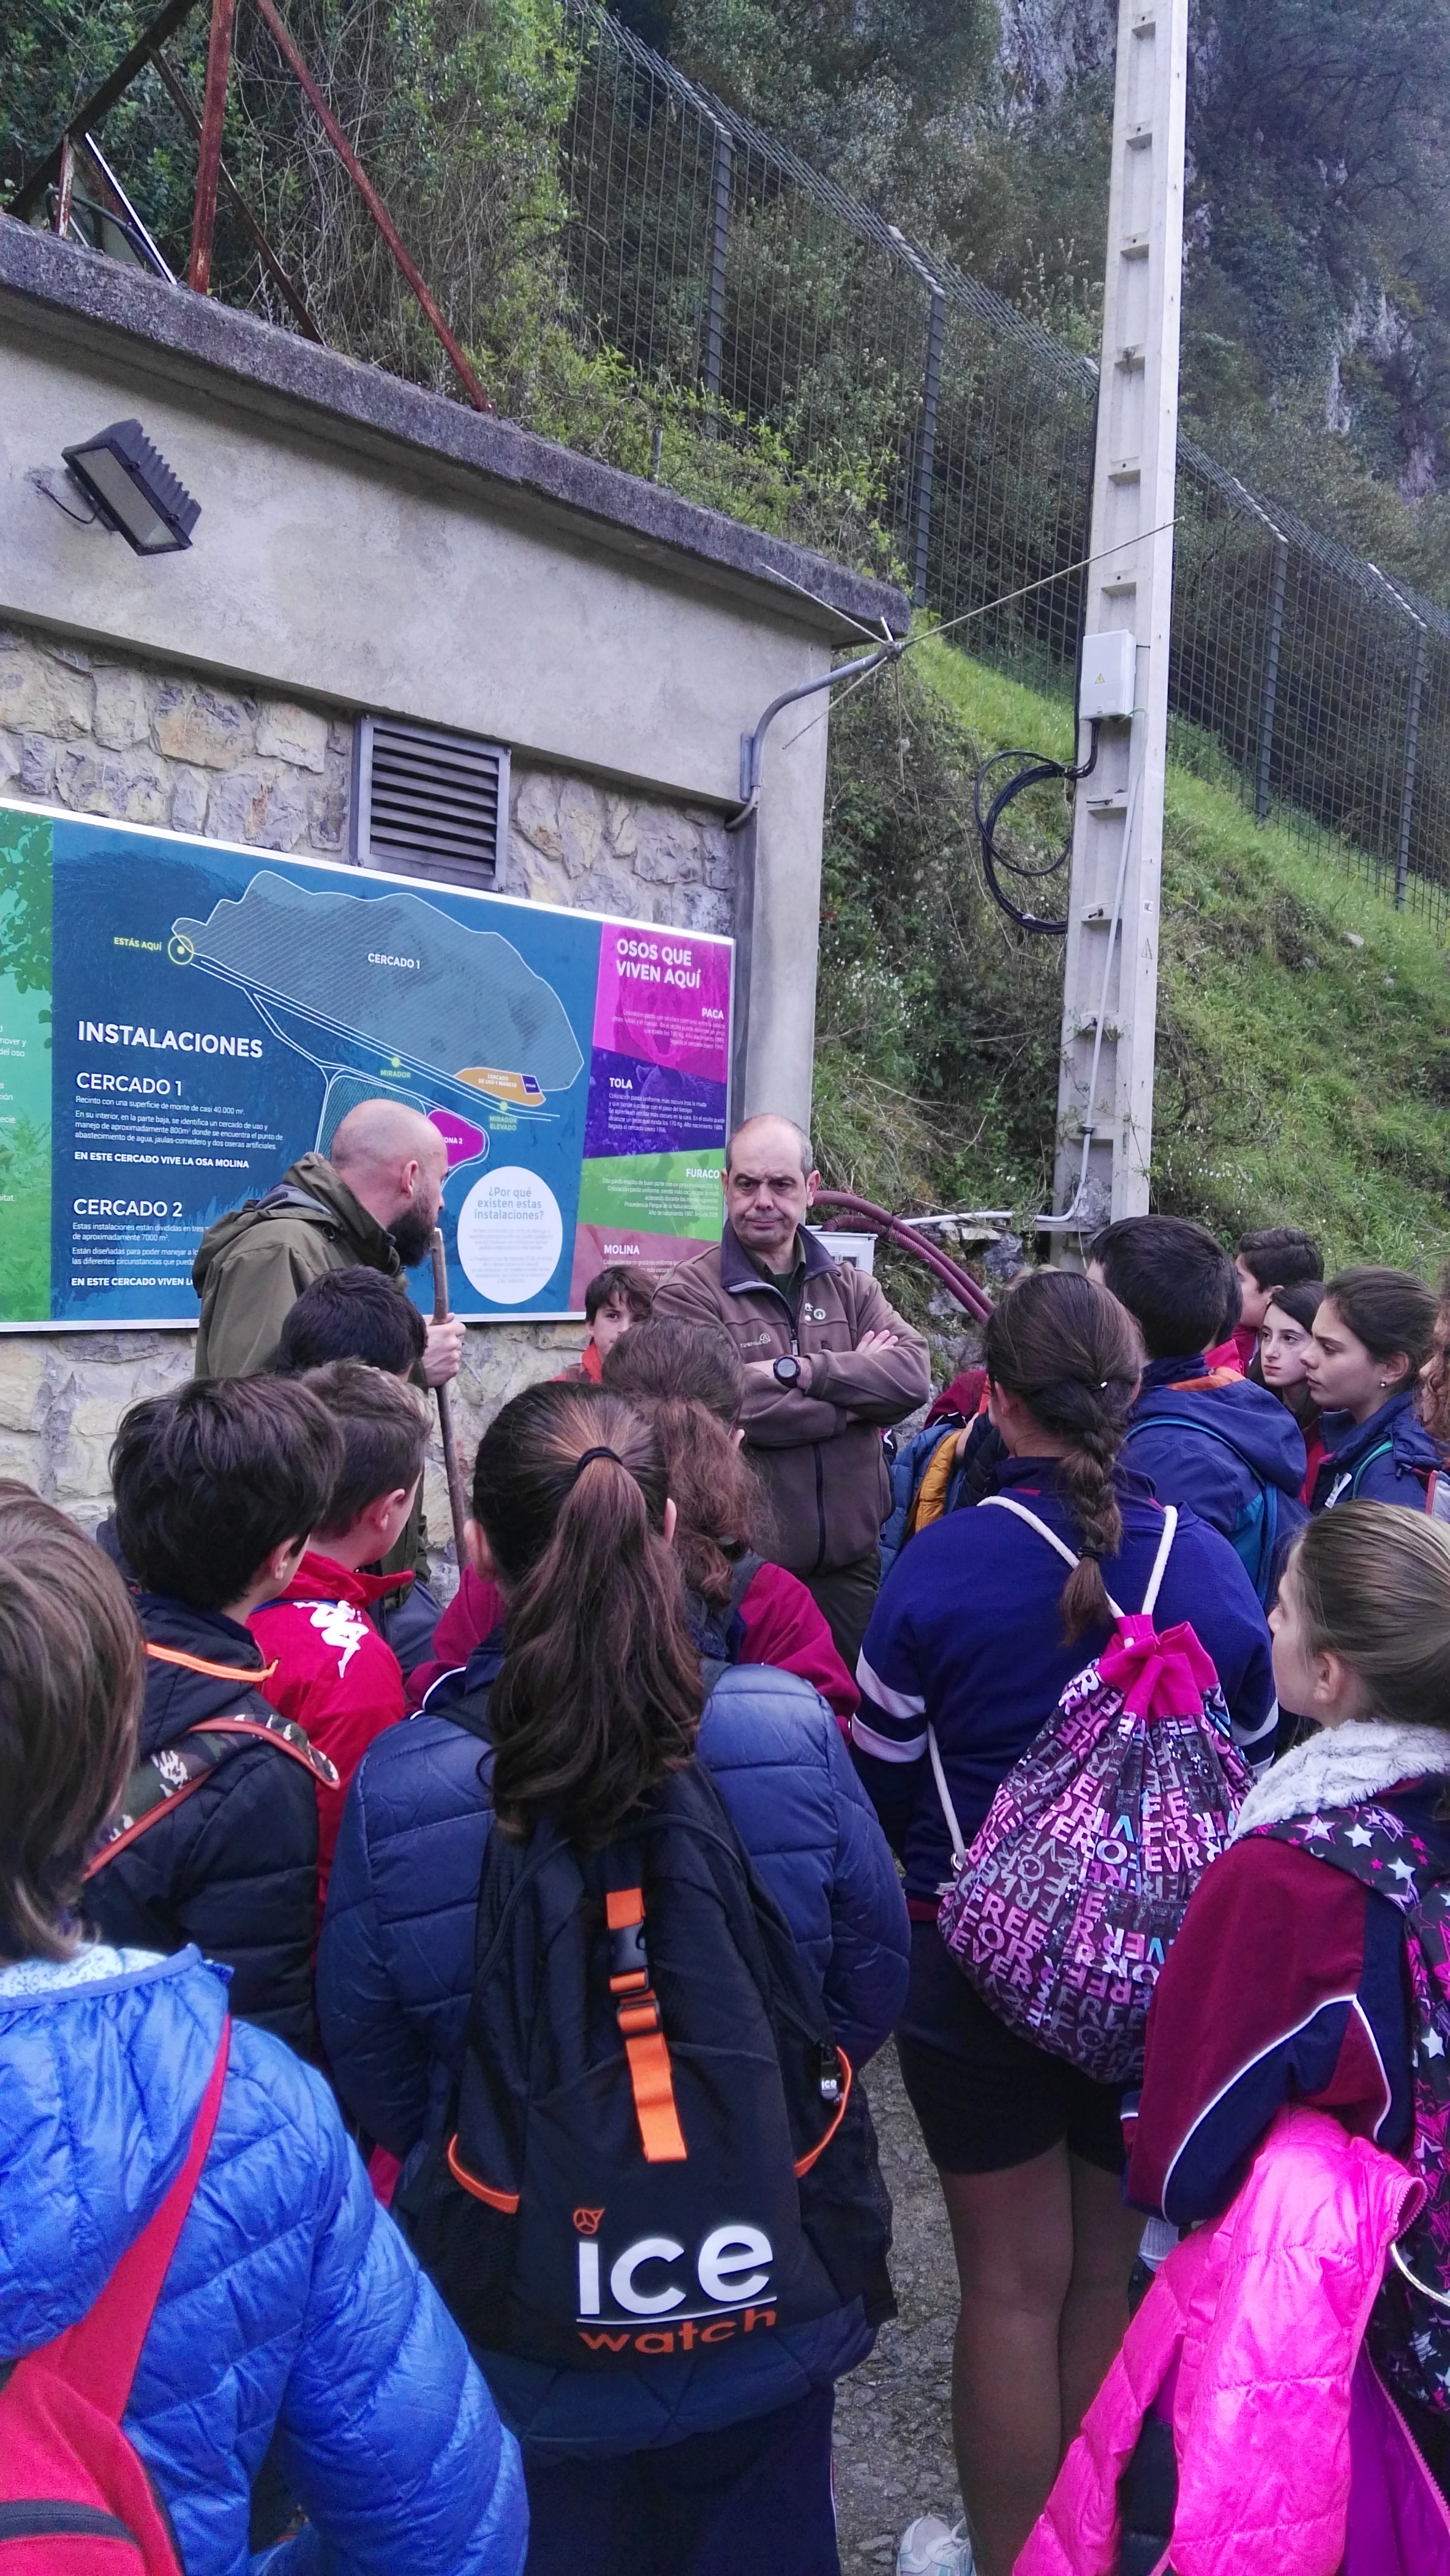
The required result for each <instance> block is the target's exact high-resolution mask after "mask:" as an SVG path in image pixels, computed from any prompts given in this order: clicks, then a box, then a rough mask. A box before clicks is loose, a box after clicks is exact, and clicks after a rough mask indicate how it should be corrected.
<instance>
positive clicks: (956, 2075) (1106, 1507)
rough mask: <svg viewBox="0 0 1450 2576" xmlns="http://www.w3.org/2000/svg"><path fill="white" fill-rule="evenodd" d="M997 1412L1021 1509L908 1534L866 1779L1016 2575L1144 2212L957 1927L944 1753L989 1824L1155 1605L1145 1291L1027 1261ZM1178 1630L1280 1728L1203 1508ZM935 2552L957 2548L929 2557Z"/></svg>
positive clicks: (1247, 1743)
mask: <svg viewBox="0 0 1450 2576" xmlns="http://www.w3.org/2000/svg"><path fill="white" fill-rule="evenodd" d="M985 1360H986V1368H987V1381H988V1390H989V1405H990V1411H991V1417H992V1420H993V1422H994V1423H995V1425H996V1427H997V1430H998V1431H999V1432H1000V1434H1001V1436H1002V1440H1003V1442H1004V1444H1005V1449H1006V1455H1005V1456H1004V1457H1003V1458H1002V1459H1001V1461H1000V1462H999V1464H998V1466H997V1467H996V1469H995V1470H994V1487H995V1490H996V1492H997V1493H999V1494H1001V1495H1002V1496H1003V1497H1005V1498H1015V1499H1017V1500H1019V1501H1020V1502H1022V1503H1023V1504H1025V1505H1026V1506H1027V1507H1028V1508H1029V1510H1030V1511H1031V1512H1032V1513H1034V1514H1035V1515H1036V1516H1037V1517H1038V1518H1039V1519H1040V1520H1042V1521H1043V1522H1045V1523H1046V1524H1047V1526H1048V1527H1049V1528H1050V1529H1052V1530H1053V1531H1054V1532H1055V1533H1056V1534H1057V1536H1058V1537H1059V1538H1060V1539H1061V1540H1062V1541H1063V1542H1064V1544H1065V1545H1066V1546H1068V1547H1069V1548H1071V1550H1072V1551H1073V1553H1074V1554H1075V1556H1076V1557H1077V1559H1078V1562H1077V1564H1076V1566H1075V1567H1074V1568H1073V1569H1072V1570H1071V1571H1070V1572H1068V1573H1067V1575H1066V1577H1064V1571H1063V1564H1062V1559H1061V1557H1060V1556H1059V1555H1058V1554H1057V1552H1056V1550H1055V1549H1054V1548H1053V1547H1051V1546H1050V1545H1049V1544H1048V1542H1047V1541H1046V1539H1044V1538H1043V1537H1042V1535H1041V1533H1040V1532H1039V1531H1037V1530H1034V1529H1033V1528H1032V1527H1031V1526H1030V1525H1029V1524H1028V1523H1027V1522H1026V1521H1024V1520H1022V1519H1020V1518H1018V1517H1017V1515H1016V1514H1015V1513H1014V1512H1012V1511H1003V1510H992V1509H987V1508H985V1507H979V1508H978V1509H977V1510H975V1511H967V1512H953V1513H951V1514H949V1515H948V1516H947V1517H946V1518H945V1519H943V1520H940V1521H937V1522H934V1523H933V1524H932V1525H931V1527H930V1528H928V1529H926V1530H923V1531H922V1532H921V1533H920V1535H919V1536H918V1537H916V1538H914V1539H913V1540H912V1542H911V1545H910V1547H908V1548H906V1549H905V1550H904V1551H903V1553H902V1555H901V1557H900V1558H899V1559H898V1561H897V1563H896V1565H895V1566H894V1567H893V1569H892V1571H891V1573H890V1574H889V1575H888V1577H887V1580H886V1583H885V1585H884V1586H883V1588H882V1592H881V1597H880V1600H879V1601H878V1603H877V1606H876V1610H875V1612H874V1614H873V1616H872V1620H871V1624H870V1626H869V1628H868V1629H867V1632H866V1638H865V1643H864V1646H863V1648H862V1653H861V1660H860V1665H859V1668H858V1673H857V1679H858V1681H859V1683H860V1686H861V1692H862V1703H861V1708H860V1710H859V1711H858V1713H857V1716H856V1718H855V1719H854V1720H853V1723H852V1741H853V1745H854V1748H855V1751H856V1755H857V1763H858V1768H859V1769H860V1770H861V1772H862V1774H863V1776H864V1777H865V1779H866V1781H867V1783H868V1786H869V1787H870V1789H871V1791H872V1794H873V1796H874V1798H875V1800H876V1803H877V1809H878V1812H879V1813H880V1815H881V1817H882V1820H883V1822H884V1823H885V1825H886V1827H887V1830H888V1832H889V1834H890V1835H891V1838H892V1840H893V1842H894V1843H895V1845H896V1848H897V1850H898V1851H899V1852H900V1853H902V1855H903V1857H904V1860H905V1867H906V1894H907V1902H908V1910H909V1912H910V1913H911V1915H912V1917H913V1918H914V1920H913V1927H912V1960H911V1984H910V1989H909V1993H908V1998H907V2006H906V2011H905V2014H904V2016H903V2020H902V2026H901V2031H900V2034H899V2039H898V2047H899V2053H900V2057H901V2067H902V2074H903V2078H904V2080H905V2084H906V2089H907V2092H908V2094H909V2096H910V2098H911V2102H912V2107H913V2109H914V2110H915V2112H916V2115H917V2118H918V2120H919V2122H920V2124H921V2128H922V2132H923V2135H924V2137H925V2140H926V2144H927V2149H928V2152H929V2154H930V2155H931V2158H932V2161H933V2163H934V2164H935V2165H936V2167H937V2171H938V2176H939V2179H940V2182H941V2187H942V2193H943V2196H944V2198H945V2201H946V2206H947V2215H948V2219H949V2222H950V2225H951V2230H952V2237H953V2244H954V2248H955V2253H956V2260H957V2270H958V2273H959V2276H960V2281H961V2315H960V2319H959V2322H958V2326H957V2335H956V2347H955V2354H954V2360H953V2420H954V2428H955V2438H956V2451H957V2464H958V2469H959V2473H960V2476H961V2483H962V2495H963V2500H964V2502H965V2504H966V2508H967V2516H968V2520H969V2522H970V2525H971V2532H972V2544H973V2546H974V2548H975V2552H976V2558H975V2564H976V2567H977V2570H978V2571H979V2576H1008V2571H1009V2570H1010V2568H1011V2566H1012V2563H1013V2560H1014V2558H1015V2557H1016V2554H1017V2551H1018V2550H1019V2548H1020V2547H1021V2545H1022V2542H1023V2541H1024V2539H1025V2538H1026V2536H1027V2533H1028V2531H1029V2530H1030V2528H1031V2526H1032V2524H1033V2522H1034V2520H1035V2518H1036V2516H1037V2514H1038V2512H1039V2511H1040V2509H1041V2507H1042V2504H1043V2502H1044V2499H1045V2498H1046V2495H1047V2492H1048V2489H1049V2487H1050V2486H1051V2484H1052V2481H1053V2478H1054V2477H1055V2475H1056V2473H1057V2467H1058V2462H1059V2460H1060V2458H1061V2456H1062V2452H1063V2450H1064V2448H1065V2447H1066V2445H1067V2444H1068V2443H1069V2442H1070V2441H1071V2440H1072V2437H1073V2435H1074V2433H1075V2432H1076V2430H1077V2426H1078V2423H1079V2421H1080V2419H1081V2416H1082V2413H1083V2410H1084V2408H1085V2407H1086V2405H1087V2403H1088V2400H1089V2399H1090V2397H1091V2396H1092V2394H1093V2391H1094V2389H1095V2388H1096V2386H1097V2384H1098V2381H1099V2379H1100V2378H1101V2376H1102V2373H1103V2371H1104V2370H1105V2369H1106V2367H1107V2364H1108V2362H1109V2360H1110V2359H1111V2357H1112V2354H1113V2352H1114V2351H1115V2349H1116V2347H1117V2344H1118V2341H1119V2339H1120V2337H1121V2335H1122V2331H1123V2328H1124V2325H1125V2323H1126V2320H1127V2295H1128V2279H1129V2274H1130V2272H1131V2269H1132V2264H1133V2258H1134V2254H1135V2252H1136V2249H1137V2242H1138V2238H1139V2236H1140V2235H1141V2233H1142V2221H1141V2219H1135V2218H1134V2217H1133V2216H1132V2214H1131V2213H1130V2212H1127V2211H1125V2210H1124V2208H1123V2205H1122V2194H1121V2175H1122V2164H1123V2156H1122V2144H1121V2135H1120V2126H1119V2110H1120V2098H1121V2097H1120V2094H1119V2092H1118V2089H1117V2088H1116V2087H1115V2086H1107V2085H1102V2084H1097V2083H1094V2082H1093V2081H1092V2080H1091V2079H1090V2078H1089V2077H1087V2076H1086V2075H1084V2074H1082V2073H1081V2072H1079V2071H1078V2070H1077V2069H1076V2068H1074V2067H1072V2066H1070V2065H1068V2064H1067V2062H1066V2061H1065V2060H1063V2059H1061V2058H1056V2057H1051V2056H1049V2055H1047V2054H1046V2052H1045V2051H1043V2050H1040V2049H1037V2048H1035V2047H1033V2046H1032V2045H1031V2044H1030V2043H1029V2042H1027V2041H1026V2040H1024V2039H1022V2038H1020V2037H1018V2036H1017V2035H1016V2034H1015V2033H1013V2032H1010V2031H1009V2030H1007V2028H1006V2027H1005V2025H1004V2024H1003V2023H1002V2022H1000V2021H999V2020H998V2019H997V2018H996V2016H995V2015H994V2014H993V2013H991V2012H990V2011H989V2010H988V2008H987V2006H986V2005H985V2004H984V2003H983V2002H982V2001H981V2000H980V1998H979V1997H978V1996H977V1994H976V1992H975V1990H974V1989H973V1988H972V1987H971V1986H970V1985H969V1984H968V1982H967V1980H966V1978H965V1977H964V1976H963V1975H962V1973H961V1971H960V1970H959V1969H958V1968H957V1966H956V1964H955V1962H954V1961H953V1959H952V1957H951V1955H950V1953H949V1952H948V1951H947V1949H946V1947H945V1945H944V1943H943V1941H942V1939H941V1936H940V1934H939V1932H938V1931H937V1927H936V1913H937V1906H938V1903H939V1899H940V1891H941V1888H942V1884H943V1881H944V1880H946V1879H947V1878H948V1877H949V1875H950V1872H951V1865H952V1839H951V1836H950V1834H949V1831H948V1827H947V1824H946V1820H945V1815H944V1811H943V1806H942V1803H941V1800H940V1798H939V1796H938V1792H937V1787H936V1784H935V1781H934V1777H933V1769H932V1763H931V1760H930V1758H929V1750H928V1730H930V1733H931V1735H933V1736H934V1737H935V1743H936V1752H937V1755H938V1758H939V1760H940V1762H941V1765H942V1769H943V1774H944V1777H945V1780H946V1782H947V1787H948V1791H949V1794H950V1797H951V1800H952V1803H953V1805H954V1807H955V1810H956V1814H957V1817H958V1819H959V1821H960V1826H961V1832H962V1836H963V1839H964V1841H965V1842H970V1840H971V1838H972V1836H973V1835H974V1834H975V1833H976V1831H977V1829H978V1827H979V1826H980V1825H981V1824H982V1822H983V1820H984V1819H985V1817H986V1814H987V1811H988V1809H989V1807H990V1806H991V1803H992V1800H993V1797H994V1796H995V1794H996V1791H997V1789H998V1787H999V1786H1000V1784H1001V1782H1002V1780H1003V1779H1004V1777H1005V1776H1006V1774H1007V1772H1008V1771H1009V1770H1010V1769H1011V1768H1012V1766H1013V1764H1014V1763H1015V1762H1016V1761H1017V1760H1018V1759H1019V1757H1020V1756H1021V1755H1022V1754H1024V1753H1025V1752H1026V1751H1027V1749H1028V1747H1029V1746H1030V1745H1031V1743H1032V1742H1033V1739H1034V1738H1035V1737H1036V1735H1037V1734H1038V1733H1039V1731H1040V1730H1041V1728H1042V1727H1043V1726H1044V1725H1045V1724H1046V1722H1047V1720H1048V1718H1049V1717H1050V1716H1051V1714H1052V1711H1053V1708H1054V1706H1055V1704H1056V1702H1057V1700H1058V1698H1059V1696H1060V1694H1061V1692H1062V1691H1063V1689H1064V1688H1065V1687H1066V1685H1067V1683H1068V1682H1069V1681H1070V1680H1071V1679H1072V1677H1073V1675H1074V1674H1075V1673H1077V1672H1080V1671H1081V1669H1082V1667H1083V1666H1084V1665H1085V1664H1087V1663H1088V1662H1089V1661H1090V1660H1091V1659H1092V1658H1093V1657H1094V1656H1095V1655H1096V1654H1098V1653H1099V1652H1101V1650H1102V1648H1103V1647H1104V1646H1106V1644H1107V1642H1108V1639H1109V1636H1110V1635H1111V1632H1112V1627H1113V1619H1112V1614H1111V1612H1110V1609H1109V1606H1108V1595H1109V1593H1111V1595H1112V1597H1113V1599H1114V1600H1115V1601H1118V1602H1120V1603H1121V1604H1122V1606H1123V1608H1124V1609H1125V1610H1127V1611H1135V1610H1136V1609H1137V1608H1138V1607H1139V1605H1140V1603H1141V1602H1142V1600H1143V1597H1144V1594H1145V1591H1146V1589H1147V1586H1148V1582H1149V1578H1150V1575H1151V1573H1152V1569H1153V1564H1154V1559H1155V1556H1156V1553H1157V1550H1158V1546H1159V1542H1160V1540H1161V1537H1162V1534H1163V1512H1162V1508H1161V1506H1160V1505H1159V1504H1158V1503H1157V1502H1155V1500H1154V1499H1153V1493H1152V1488H1151V1486H1149V1485H1148V1484H1147V1482H1146V1481H1145V1480H1144V1479H1143V1478H1141V1477H1138V1476H1136V1475H1134V1474H1132V1473H1131V1472H1129V1471H1128V1470H1126V1469H1124V1468H1123V1467H1122V1466H1121V1464H1120V1463H1119V1456H1118V1453H1119V1449H1120V1447H1121V1444H1122V1439H1123V1433H1124V1428H1125V1426H1126V1424H1127V1421H1128V1418H1129V1415H1130V1413H1131V1410H1132V1406H1133V1400H1134V1397H1135V1396H1136V1394H1137V1390H1138V1382H1139V1378H1140V1375H1141V1373H1142V1369H1143V1349H1142V1343H1141V1341H1140V1339H1139V1335H1138V1331H1137V1328H1136V1326H1135V1324H1134V1322H1133V1320H1132V1318H1131V1316H1130V1315H1129V1314H1128V1313H1127V1311H1126V1309H1125V1308H1124V1307H1123V1306H1121V1305H1120V1304H1119V1303H1118V1300H1117V1299H1116V1297H1114V1296H1112V1295H1111V1294H1110V1292H1109V1291H1108V1290H1107V1289H1106V1288H1105V1287H1103V1286H1101V1285H1099V1284H1098V1283H1096V1282H1094V1281H1093V1280H1090V1279H1087V1278H1085V1277H1083V1276H1082V1274H1081V1273H1078V1272H1068V1271H1040V1272H1037V1273H1036V1274H1034V1275H1033V1276H1032V1277H1030V1278H1026V1279H1021V1280H1019V1281H1018V1282H1017V1283H1016V1285H1015V1286H1014V1287H1013V1290H1012V1293H1011V1295H1010V1296H1008V1297H1004V1298H1003V1299H1002V1300H1001V1302H1000V1304H999V1305H998V1307H997V1309H996V1311H995V1313H994V1314H993V1316H992V1318H991V1321H990V1322H989V1324H988V1326H987V1332H986V1348H985ZM1155 1617H1156V1619H1157V1621H1158V1624H1159V1626H1160V1627H1165V1628H1166V1627H1171V1626H1173V1625H1175V1624H1176V1623H1177V1622H1178V1621H1180V1620H1188V1621H1190V1622H1191V1623H1192V1625H1193V1627H1194V1629H1195V1631H1196V1632H1197V1635H1198V1637H1199V1639H1200V1641H1201V1643H1202V1644H1203V1646H1204V1648H1205V1649H1206V1651H1207V1652H1208V1653H1209V1654H1210V1655H1211V1656H1212V1658H1213V1661H1214V1664H1215V1665H1216V1667H1217V1670H1218V1676H1219V1680H1220V1682H1221V1684H1222V1686H1223V1691H1224V1696H1225V1698H1226V1700H1227V1702H1228V1707H1229V1712H1230V1716H1231V1718H1232V1720H1233V1723H1234V1729H1235V1734H1236V1736H1237V1738H1238V1740H1239V1742H1240V1744H1241V1745H1243V1746H1244V1747H1245V1748H1246V1749H1247V1750H1248V1752H1249V1753H1250V1756H1251V1757H1253V1756H1255V1755H1256V1754H1257V1753H1259V1752H1262V1753H1263V1755H1264V1756H1267V1754H1268V1752H1269V1751H1270V1749H1271V1747H1272V1743H1273V1731H1274V1694H1273V1681H1272V1677H1271V1673H1270V1666H1269V1636H1268V1630H1267V1628H1266V1626H1265V1624H1264V1618H1263V1613H1262V1611H1261V1610H1260V1608H1259V1605H1258V1602H1257V1601H1256V1599H1255V1597H1254V1592H1253V1587H1252V1585H1251V1584H1250V1582H1249V1579H1248V1576H1247V1575H1246V1573H1245V1572H1244V1569H1243V1567H1242V1565H1241V1564H1240V1562H1239V1559H1238V1557H1237V1556H1236V1554H1235V1553H1234V1550H1233V1548H1232V1547H1231V1546H1230V1544H1229V1542H1228V1541H1227V1539H1225V1538H1223V1537H1221V1536H1220V1535H1219V1533H1218V1532H1217V1531H1216V1530H1212V1529H1209V1528H1208V1527H1207V1526H1206V1525H1205V1524H1204V1523H1203V1522H1201V1521H1199V1520H1198V1519H1196V1518H1195V1516H1194V1514H1193V1513H1192V1511H1190V1510H1188V1509H1187V1508H1182V1509H1181V1510H1180V1515H1179V1522H1178V1528H1177V1533H1176V1536H1175V1539H1174V1542H1173V1546H1172V1550H1171V1552H1170V1555H1169V1558H1168V1563H1167V1568H1166V1571H1165V1573H1164V1577H1163V1583H1162V1588H1161V1591H1160V1593H1159V1597H1158V1604H1157V1609H1156V1612H1155ZM949 2541H950V2535H946V2534H942V2535H941V2536H940V2539H938V2538H937V2536H936V2535H932V2536H931V2537H930V2538H928V2537H927V2536H926V2535H924V2534H918V2536H917V2538H916V2539H915V2540H913V2536H912V2534H910V2533H909V2534H908V2535H907V2542H906V2543H904V2544H903V2550H902V2556H901V2560H900V2565H901V2567H902V2569H903V2570H908V2571H913V2576H914V2570H915V2569H916V2568H917V2567H918V2566H919V2567H920V2568H922V2569H923V2570H925V2569H938V2568H939V2569H941V2570H943V2571H947V2576H950V2571H953V2570H956V2571H965V2570H966V2569H968V2568H969V2567H970V2566H971V2564H972V2560H971V2558H970V2556H969V2555H968V2554H967V2544H966V2543H965V2542H961V2543H959V2544H958V2545H957V2554H956V2556H955V2558H953V2557H952V2556H950V2555H949V2554H946V2551H947V2545H948V2543H949ZM932 2547H935V2548H937V2549H938V2551H939V2554H938V2555H937V2556H936V2557H932V2556H931V2555H929V2554H927V2553H928V2550H929V2548H932Z"/></svg>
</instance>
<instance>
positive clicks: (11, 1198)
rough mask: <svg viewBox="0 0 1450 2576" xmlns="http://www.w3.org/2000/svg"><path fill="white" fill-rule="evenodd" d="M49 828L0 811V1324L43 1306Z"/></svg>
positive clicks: (39, 819)
mask: <svg viewBox="0 0 1450 2576" xmlns="http://www.w3.org/2000/svg"><path fill="white" fill-rule="evenodd" d="M51 868H52V841H51V825H50V823H49V821H48V820H47V818H46V817H45V816H44V815H38V814H37V815H30V814H20V813H15V812H13V811H12V812H9V813H5V812H0V1323H19V1322H26V1321H29V1320H32V1319H33V1318H34V1317H36V1316H43V1315H45V1314H46V1313H47V1312H48V1311H49V1307H50V1090H51V1083H50V1068H51V1055H50V1006H51V902H52V896H51Z"/></svg>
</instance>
